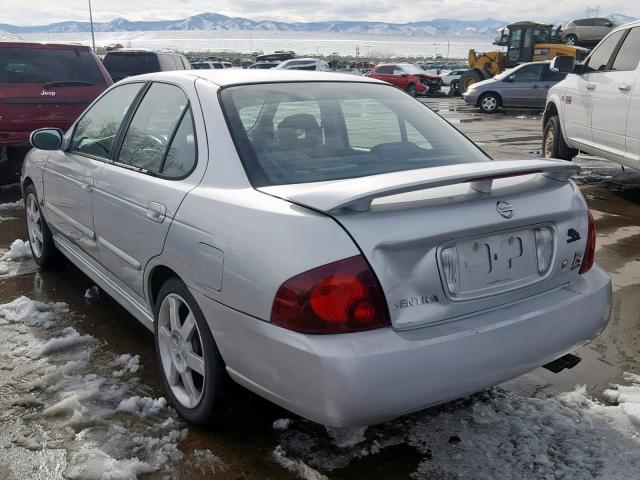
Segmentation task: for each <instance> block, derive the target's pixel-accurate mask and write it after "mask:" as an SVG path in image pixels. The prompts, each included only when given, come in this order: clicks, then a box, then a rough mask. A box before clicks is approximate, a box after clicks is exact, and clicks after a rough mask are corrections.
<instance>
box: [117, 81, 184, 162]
mask: <svg viewBox="0 0 640 480" xmlns="http://www.w3.org/2000/svg"><path fill="white" fill-rule="evenodd" d="M188 103H189V102H188V99H187V96H186V95H185V94H184V92H183V91H182V90H181V89H180V88H178V87H176V86H174V85H168V84H165V83H154V84H153V85H151V87H150V88H149V90H148V91H147V93H146V94H145V96H144V98H143V99H142V102H140V105H139V106H138V109H137V110H136V113H135V114H134V116H133V119H132V120H131V124H130V125H129V129H128V130H127V133H126V135H125V137H124V140H123V142H122V147H121V148H120V154H119V156H118V162H119V163H123V164H126V165H130V166H132V167H136V168H139V169H141V170H145V171H148V172H151V173H162V168H163V164H164V161H165V156H166V153H167V150H168V146H169V143H170V142H171V139H172V136H173V132H174V131H175V130H176V128H177V127H178V125H179V123H180V122H181V121H182V118H183V116H184V115H185V110H186V109H187V107H188Z"/></svg>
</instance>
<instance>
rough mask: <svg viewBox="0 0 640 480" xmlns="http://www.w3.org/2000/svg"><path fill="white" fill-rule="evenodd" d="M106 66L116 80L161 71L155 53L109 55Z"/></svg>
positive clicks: (105, 62)
mask: <svg viewBox="0 0 640 480" xmlns="http://www.w3.org/2000/svg"><path fill="white" fill-rule="evenodd" d="M103 63H104V66H105V68H106V69H107V71H108V72H109V73H110V74H111V76H112V77H114V78H122V77H123V76H133V75H142V74H145V73H152V72H157V71H159V70H160V64H159V63H158V56H157V55H156V54H155V53H151V52H149V53H107V55H106V56H105V57H104V62H103Z"/></svg>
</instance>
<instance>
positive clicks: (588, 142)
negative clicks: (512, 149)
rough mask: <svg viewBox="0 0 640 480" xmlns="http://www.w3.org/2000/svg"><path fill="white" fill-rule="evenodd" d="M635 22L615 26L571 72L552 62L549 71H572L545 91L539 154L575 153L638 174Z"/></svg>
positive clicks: (639, 41) (562, 62)
mask: <svg viewBox="0 0 640 480" xmlns="http://www.w3.org/2000/svg"><path fill="white" fill-rule="evenodd" d="M639 63H640V21H639V22H633V23H629V24H627V25H624V26H622V27H618V28H616V29H615V30H613V31H612V32H611V33H610V34H608V35H607V36H606V37H605V38H604V39H603V40H602V41H601V42H600V43H599V44H598V45H597V46H596V47H595V48H594V50H593V51H592V52H591V55H589V57H588V58H587V60H586V62H585V64H584V65H578V66H576V67H575V69H574V61H573V60H572V59H570V58H569V57H557V58H556V59H554V61H553V63H552V69H553V68H554V67H555V68H556V70H559V71H562V72H573V73H574V74H572V75H567V78H566V79H565V80H563V81H562V82H560V83H558V84H556V85H555V86H554V87H552V88H551V89H550V90H549V94H548V96H547V105H546V109H545V112H544V117H543V131H544V139H543V142H542V155H543V156H544V157H547V158H551V157H554V158H562V159H565V160H571V159H572V158H573V157H574V156H575V155H576V154H577V153H578V150H581V151H584V152H587V153H589V154H592V155H596V156H599V157H603V158H606V159H607V160H612V161H614V162H617V163H620V164H622V165H624V166H628V167H631V168H636V169H640V128H638V127H637V126H638V125H639V124H640V108H639V107H640V82H637V80H638V77H639V76H640V70H639V69H638V64H639Z"/></svg>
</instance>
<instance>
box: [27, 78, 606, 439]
mask: <svg viewBox="0 0 640 480" xmlns="http://www.w3.org/2000/svg"><path fill="white" fill-rule="evenodd" d="M32 143H33V145H34V146H35V149H34V150H32V151H31V153H30V154H29V155H28V158H27V159H26V161H25V164H24V170H23V174H22V187H23V190H24V198H25V202H26V212H27V213H26V217H27V226H28V231H29V238H30V245H31V248H32V251H33V255H34V257H35V259H36V261H37V262H38V263H39V264H41V265H44V266H52V265H55V262H54V261H55V259H56V256H57V255H59V254H63V255H64V256H65V257H67V258H68V259H69V260H70V261H71V262H73V263H74V264H75V265H77V266H78V267H79V268H80V269H81V270H82V271H83V272H85V273H86V274H87V275H88V276H89V277H90V278H91V279H93V281H95V282H96V283H97V284H98V285H99V286H100V287H101V288H103V289H104V290H105V291H106V292H107V293H108V294H109V295H111V296H112V297H113V298H115V299H116V300H117V301H118V302H119V303H120V304H122V305H123V306H124V307H125V308H126V309H127V310H128V311H129V312H131V314H132V315H133V316H134V317H136V318H137V319H138V320H139V321H140V322H142V323H143V324H144V325H145V326H146V327H148V328H149V329H150V330H151V331H153V332H154V334H155V343H156V349H157V354H158V365H159V368H160V370H161V372H162V378H163V380H164V383H165V387H166V390H167V395H168V396H169V397H170V399H171V401H172V402H173V404H174V405H175V407H176V409H177V410H178V412H179V413H180V414H181V415H182V416H183V417H184V418H186V419H187V420H189V421H191V422H195V423H205V422H207V421H208V420H210V419H211V418H212V417H215V415H217V414H218V415H219V400H220V399H221V398H224V395H225V392H226V391H227V389H228V388H229V384H230V382H231V381H235V382H238V383H239V384H241V385H243V386H245V387H246V388H248V389H249V390H252V391H254V392H256V393H257V394H259V395H262V396H263V397H265V398H267V399H269V400H271V401H273V402H274V403H277V404H278V405H281V406H282V407H284V408H287V409H289V410H291V411H292V412H295V413H297V414H299V415H302V416H303V417H306V418H309V419H311V420H313V421H316V422H319V423H322V424H325V425H331V426H337V427H351V426H361V425H369V424H374V423H378V422H382V421H386V420H390V419H393V418H395V417H397V416H399V415H402V414H405V413H408V412H412V411H415V410H420V409H424V408H426V407H429V406H431V405H435V404H438V403H441V402H446V401H448V400H451V399H455V398H458V397H461V396H464V395H467V394H470V393H472V392H475V391H478V390H481V389H483V388H486V387H488V386H490V385H494V384H497V383H500V382H503V381H505V380H508V379H510V378H512V377H515V376H517V375H520V374H522V373H524V372H527V371H529V370H531V369H534V368H536V367H539V366H541V365H544V364H547V363H548V362H552V361H554V360H556V359H558V358H559V357H563V356H564V355H565V354H567V353H568V352H570V351H572V350H573V349H575V348H576V347H578V346H580V345H583V344H584V343H587V342H589V341H590V340H591V339H592V338H593V337H594V336H595V335H597V334H598V333H599V332H600V331H601V330H602V329H604V328H605V326H606V325H607V322H608V318H609V309H610V306H611V285H610V279H609V276H608V275H607V274H606V273H605V272H604V271H603V270H601V269H600V268H599V267H598V266H596V265H594V263H593V261H594V250H595V230H594V227H593V220H592V218H591V216H590V214H589V212H588V209H587V204H586V202H585V200H584V198H583V196H582V194H581V193H580V191H579V190H578V188H576V186H575V184H574V183H573V182H572V181H571V180H570V179H569V178H570V177H571V175H573V174H574V173H575V172H576V171H577V170H578V166H576V165H575V164H572V163H569V162H564V161H549V160H542V159H540V160H538V159H536V160H514V161H492V160H491V159H490V158H488V157H487V156H486V155H485V154H484V153H483V152H482V151H481V150H479V149H478V148H477V147H476V146H475V145H473V144H472V143H471V142H470V141H469V140H467V139H466V138H465V137H464V136H463V135H462V134H460V133H459V132H458V131H457V130H456V129H455V128H453V127H452V126H450V125H449V124H448V123H447V122H445V121H444V120H443V119H442V118H440V117H439V116H438V115H436V114H435V113H433V112H432V111H431V110H429V109H428V108H426V107H425V106H424V105H422V104H421V103H420V102H418V101H416V100H415V99H413V98H411V97H410V96H409V95H406V94H405V93H404V92H401V91H400V90H398V89H396V88H395V87H392V86H390V85H387V84H384V83H382V82H379V81H376V80H372V79H368V78H363V77H355V76H353V75H339V74H328V73H327V74H321V73H315V72H296V71H283V70H279V71H278V70H268V71H262V72H256V71H251V70H218V71H212V70H209V71H206V70H192V71H185V72H162V73H157V74H151V75H146V76H140V77H132V78H129V79H127V80H125V81H123V82H120V83H119V84H117V85H114V86H113V87H112V88H110V89H109V90H107V91H106V93H104V94H103V95H102V96H101V97H100V98H99V99H97V100H96V101H95V102H94V103H93V104H92V105H91V106H90V107H89V108H88V109H87V110H86V111H85V113H84V114H83V115H82V116H81V117H80V118H79V119H78V120H77V122H76V123H75V125H74V126H73V127H72V128H71V129H70V130H69V131H68V132H67V133H66V134H63V133H62V132H60V131H59V130H55V129H44V130H39V131H36V132H34V133H33V134H32ZM561 363H562V362H561ZM556 365H558V364H557V363H556Z"/></svg>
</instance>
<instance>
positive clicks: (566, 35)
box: [562, 17, 617, 45]
mask: <svg viewBox="0 0 640 480" xmlns="http://www.w3.org/2000/svg"><path fill="white" fill-rule="evenodd" d="M616 27H617V25H616V23H615V22H614V21H613V20H612V19H610V18H606V17H594V18H581V19H578V20H572V21H570V22H569V23H568V24H567V26H566V27H564V28H563V29H562V40H563V42H564V43H566V44H567V45H580V44H596V43H598V42H599V41H600V40H602V39H603V38H604V37H605V36H606V35H607V33H609V32H610V31H611V30H613V29H614V28H616Z"/></svg>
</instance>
